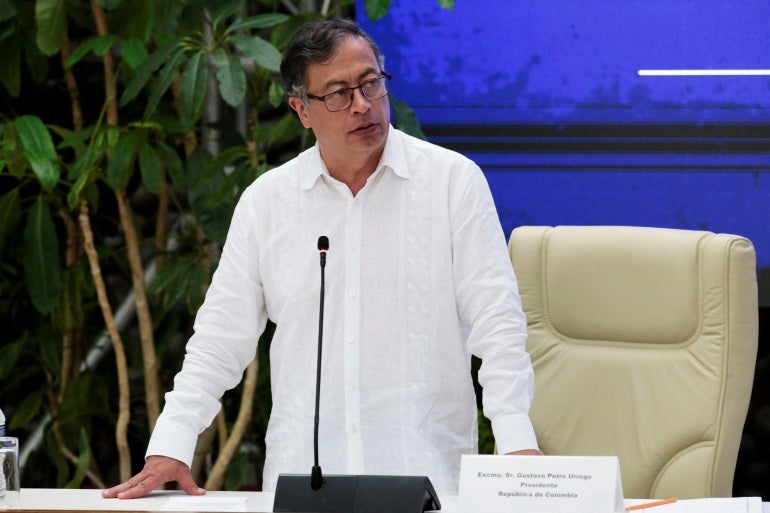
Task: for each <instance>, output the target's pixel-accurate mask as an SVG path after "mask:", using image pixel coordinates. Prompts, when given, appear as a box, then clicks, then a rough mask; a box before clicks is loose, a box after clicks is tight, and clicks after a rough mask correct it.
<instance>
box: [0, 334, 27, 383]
mask: <svg viewBox="0 0 770 513" xmlns="http://www.w3.org/2000/svg"><path fill="white" fill-rule="evenodd" d="M23 342H29V341H28V340H26V341H25V340H23V339H22V340H19V341H16V342H11V343H10V344H9V343H3V344H2V345H0V382H3V383H7V382H8V381H9V379H8V376H9V375H10V374H11V371H12V370H13V368H14V367H15V366H16V362H17V361H18V360H19V355H20V354H21V345H22V343H23Z"/></svg>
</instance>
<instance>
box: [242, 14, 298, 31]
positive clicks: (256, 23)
mask: <svg viewBox="0 0 770 513" xmlns="http://www.w3.org/2000/svg"><path fill="white" fill-rule="evenodd" d="M287 19H289V16H287V15H285V14H280V13H272V14H259V15H257V16H251V17H249V18H243V19H241V20H238V21H236V22H235V23H233V24H232V25H230V27H229V28H228V30H229V31H236V30H251V29H260V28H267V27H274V26H275V25H278V24H279V23H283V22H284V21H286V20H287Z"/></svg>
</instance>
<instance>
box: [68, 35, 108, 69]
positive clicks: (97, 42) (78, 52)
mask: <svg viewBox="0 0 770 513" xmlns="http://www.w3.org/2000/svg"><path fill="white" fill-rule="evenodd" d="M116 40H117V38H116V37H115V36H114V35H112V34H108V35H106V36H98V37H90V38H88V39H86V40H85V41H83V43H81V44H80V45H79V46H78V47H77V48H75V51H73V52H72V54H71V55H70V56H69V58H67V62H66V66H67V67H68V68H71V67H72V66H74V65H75V64H76V63H77V62H78V61H80V59H82V58H83V57H85V56H86V55H88V53H89V52H94V53H95V54H96V55H104V53H105V52H106V51H107V50H109V49H110V48H111V47H112V45H113V44H115V41H116Z"/></svg>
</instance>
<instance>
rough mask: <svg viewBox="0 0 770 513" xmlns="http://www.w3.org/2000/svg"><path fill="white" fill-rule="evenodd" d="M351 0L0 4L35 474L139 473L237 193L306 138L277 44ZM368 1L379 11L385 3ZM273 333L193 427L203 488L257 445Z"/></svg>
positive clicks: (17, 387)
mask: <svg viewBox="0 0 770 513" xmlns="http://www.w3.org/2000/svg"><path fill="white" fill-rule="evenodd" d="M319 3H320V2H319ZM295 4H296V5H295ZM300 4H301V5H300ZM352 4H353V0H342V1H337V2H331V1H328V0H327V1H324V2H323V5H322V6H321V7H319V8H316V7H315V2H313V1H308V0H305V1H302V2H291V1H288V0H260V1H249V2H247V1H245V0H219V1H210V0H207V1H203V0H169V1H163V2H158V1H153V0H90V1H89V2H80V1H69V2H68V1H65V0H37V1H32V0H0V44H1V45H2V47H3V49H4V50H3V58H2V59H0V84H2V86H3V87H2V88H0V102H2V105H3V107H2V110H0V112H2V114H0V322H2V324H3V326H4V329H3V335H2V345H1V346H0V383H2V398H1V399H0V400H2V403H3V404H2V406H3V408H4V409H5V411H6V413H7V414H8V416H9V419H10V426H9V428H10V430H11V431H15V432H17V433H18V434H20V435H21V437H22V439H24V440H26V441H28V442H29V443H31V441H32V440H33V439H34V436H35V435H34V433H38V432H39V433H42V435H43V443H42V448H43V450H41V451H35V452H33V453H31V454H30V455H29V458H30V459H29V460H28V461H27V467H28V468H29V467H31V466H32V465H34V466H35V468H36V472H35V473H30V472H27V473H26V475H25V483H26V484H25V485H26V486H71V487H77V486H81V485H90V486H100V487H101V486H104V485H105V484H106V483H109V482H115V481H117V480H125V479H127V478H128V477H129V476H130V475H131V473H132V472H133V471H136V470H137V467H138V465H140V464H141V460H142V455H143V454H142V451H143V449H144V446H145V444H146V440H147V436H148V434H149V432H150V431H151V429H152V426H153V425H154V422H155V420H156V418H157V416H158V414H159V411H160V398H161V395H162V393H163V391H165V390H168V389H169V388H170V387H171V379H172V377H173V374H174V373H175V372H176V371H177V370H178V368H179V366H180V364H181V363H180V362H181V359H182V357H183V346H184V342H185V341H186V339H187V337H188V336H189V333H190V330H191V320H192V317H193V315H194V312H195V311H196V310H197V308H198V306H199V305H200V303H201V302H202V300H203V296H204V294H205V290H206V286H207V284H208V282H209V279H210V276H211V273H212V270H213V268H214V267H215V265H216V260H217V256H218V251H219V248H220V247H221V245H222V243H223V241H224V237H225V233H226V229H227V225H228V222H229V219H230V216H231V214H232V210H233V208H234V205H235V202H236V201H237V199H238V197H239V195H240V193H241V191H242V190H243V189H244V187H245V186H246V185H248V184H249V183H251V182H252V181H253V180H254V179H255V178H256V177H257V176H259V175H260V174H261V173H263V172H265V171H267V170H269V169H270V168H272V167H274V166H276V165H278V164H280V163H282V162H283V161H285V160H287V159H289V158H291V157H292V156H294V155H296V154H297V153H298V152H299V151H301V150H302V149H304V148H305V147H307V146H308V145H310V144H312V142H313V141H312V138H311V137H310V136H309V135H308V134H307V133H306V132H305V131H304V130H303V129H302V127H301V125H300V124H299V123H298V121H297V120H296V118H295V116H294V115H293V114H292V113H291V112H290V111H289V110H288V109H287V107H286V106H285V104H284V102H283V90H282V88H281V85H280V82H279V81H278V80H277V74H276V72H277V70H278V65H279V62H280V51H281V49H282V48H283V47H284V45H285V44H286V43H287V42H288V40H289V38H290V37H291V35H292V34H293V33H294V31H295V30H296V28H297V27H299V26H300V25H301V24H302V23H304V22H306V21H308V20H311V19H317V18H322V17H326V16H332V15H350V14H351V13H352V9H353V5H352ZM439 4H441V5H442V6H444V7H451V6H452V4H453V2H448V1H446V0H444V1H440V2H439ZM364 6H365V9H366V12H367V14H368V15H369V16H370V17H371V18H372V19H376V18H378V17H380V16H382V15H383V14H384V13H385V12H386V11H387V10H388V8H389V1H387V0H385V1H372V0H367V1H366V2H364ZM393 100H394V114H395V119H396V122H397V124H399V125H400V126H402V127H405V128H407V129H409V128H410V127H411V130H412V131H415V130H419V125H418V124H417V123H416V121H415V119H414V117H413V115H412V114H411V111H410V110H409V109H408V107H407V106H406V105H404V104H403V103H402V102H398V101H397V100H395V99H393ZM212 109H214V110H217V111H218V113H216V114H211V112H210V111H211V110H212ZM234 127H237V128H239V129H236V128H234ZM269 340H270V330H268V331H267V333H266V334H265V335H264V336H263V339H262V343H261V344H260V353H259V355H260V358H259V361H255V362H253V363H252V365H251V366H250V367H249V369H248V371H247V374H246V377H245V379H244V381H243V383H242V384H241V386H240V387H239V388H238V390H236V391H234V392H233V393H230V394H227V395H226V396H225V397H224V398H223V413H222V414H221V415H220V417H219V418H218V419H217V421H216V422H215V424H214V427H213V428H212V430H211V433H215V434H217V435H218V436H217V437H218V439H219V440H220V442H219V444H218V445H217V444H214V443H213V441H214V438H215V437H213V436H208V435H206V436H202V437H201V440H202V444H201V454H202V457H201V458H198V459H196V475H197V476H198V478H199V479H200V477H201V476H202V475H204V474H207V476H208V481H207V482H206V486H207V487H209V488H218V487H222V486H227V487H229V488H234V487H237V486H240V485H241V484H242V483H244V482H245V481H246V479H247V478H246V474H247V472H249V468H248V466H246V465H245V464H244V462H245V461H246V459H247V458H250V459H257V460H258V459H259V447H258V446H255V445H254V444H251V445H249V444H244V443H242V440H243V439H244V435H245V436H246V439H250V440H261V439H262V434H263V433H264V427H265V424H266V421H267V415H268V414H269V407H270V405H269V391H268V390H267V385H266V383H267V381H268V370H267V367H266V360H267V358H266V356H267V352H266V349H267V347H268V346H269ZM105 348H107V349H111V352H112V355H113V358H104V359H101V358H100V356H101V355H103V354H105V353H106V352H107V351H105ZM228 419H229V420H228ZM247 446H248V447H247ZM249 447H251V449H249ZM249 450H251V451H252V453H256V456H255V455H254V454H248V452H249ZM209 454H213V455H214V456H216V458H217V459H216V460H209V459H208V458H209V456H208V455H209ZM111 461H118V462H119V466H118V468H103V466H104V465H105V464H106V463H107V462H111ZM228 464H229V465H228ZM204 467H207V468H208V472H206V471H205V470H206V469H205V468H204ZM228 467H229V469H230V472H229V474H227V475H226V474H225V469H226V468H228Z"/></svg>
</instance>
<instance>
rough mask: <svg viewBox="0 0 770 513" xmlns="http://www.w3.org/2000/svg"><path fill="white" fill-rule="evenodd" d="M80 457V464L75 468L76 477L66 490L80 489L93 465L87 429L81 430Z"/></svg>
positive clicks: (73, 477) (67, 485)
mask: <svg viewBox="0 0 770 513" xmlns="http://www.w3.org/2000/svg"><path fill="white" fill-rule="evenodd" d="M79 451H80V455H79V456H78V464H77V467H76V468H75V475H74V476H72V479H70V481H69V482H68V483H67V484H66V485H64V487H65V488H78V487H80V485H81V484H82V483H83V479H85V477H86V475H87V474H88V468H89V466H90V465H91V446H90V443H89V441H88V435H87V434H86V430H85V429H81V430H80V449H79Z"/></svg>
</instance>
